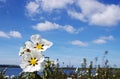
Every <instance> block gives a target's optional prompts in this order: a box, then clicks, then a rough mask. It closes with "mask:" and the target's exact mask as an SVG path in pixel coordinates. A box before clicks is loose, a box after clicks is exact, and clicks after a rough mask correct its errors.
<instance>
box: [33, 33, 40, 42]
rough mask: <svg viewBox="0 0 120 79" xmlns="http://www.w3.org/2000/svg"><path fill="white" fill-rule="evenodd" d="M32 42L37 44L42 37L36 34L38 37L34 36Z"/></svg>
mask: <svg viewBox="0 0 120 79" xmlns="http://www.w3.org/2000/svg"><path fill="white" fill-rule="evenodd" d="M31 41H32V42H33V43H34V44H36V43H38V42H39V41H40V35H38V34H36V35H32V36H31Z"/></svg>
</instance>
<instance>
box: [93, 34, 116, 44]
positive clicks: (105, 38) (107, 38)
mask: <svg viewBox="0 0 120 79" xmlns="http://www.w3.org/2000/svg"><path fill="white" fill-rule="evenodd" d="M111 40H114V37H113V36H112V35H110V36H102V37H99V38H98V39H96V40H93V43H95V44H105V43H107V41H111Z"/></svg>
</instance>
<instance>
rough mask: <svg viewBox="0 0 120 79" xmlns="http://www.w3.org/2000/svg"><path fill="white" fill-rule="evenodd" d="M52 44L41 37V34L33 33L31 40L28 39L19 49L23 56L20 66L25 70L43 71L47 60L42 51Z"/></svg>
mask: <svg viewBox="0 0 120 79" xmlns="http://www.w3.org/2000/svg"><path fill="white" fill-rule="evenodd" d="M52 45H53V43H52V42H50V41H48V40H46V39H43V38H41V37H40V35H38V34H36V35H32V36H31V38H30V40H29V41H26V42H25V45H24V46H23V47H21V48H20V51H19V55H20V57H21V64H20V67H21V68H22V69H23V72H35V71H43V70H44V67H45V60H44V56H43V55H42V53H43V52H44V51H46V49H47V48H50V47H51V46H52Z"/></svg>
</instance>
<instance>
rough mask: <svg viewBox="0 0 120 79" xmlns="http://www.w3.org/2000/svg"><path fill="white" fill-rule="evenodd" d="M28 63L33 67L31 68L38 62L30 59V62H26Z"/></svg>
mask: <svg viewBox="0 0 120 79" xmlns="http://www.w3.org/2000/svg"><path fill="white" fill-rule="evenodd" d="M28 62H29V64H30V65H33V66H35V65H37V64H38V63H37V62H38V60H37V59H36V58H31V59H30V61H28Z"/></svg>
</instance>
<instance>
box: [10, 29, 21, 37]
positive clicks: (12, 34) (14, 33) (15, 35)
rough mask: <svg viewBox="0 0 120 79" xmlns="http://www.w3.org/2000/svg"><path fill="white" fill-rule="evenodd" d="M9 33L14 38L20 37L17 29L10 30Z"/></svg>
mask: <svg viewBox="0 0 120 79" xmlns="http://www.w3.org/2000/svg"><path fill="white" fill-rule="evenodd" d="M9 35H10V36H11V37H14V38H22V35H21V33H20V32H18V31H10V32H9Z"/></svg>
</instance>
